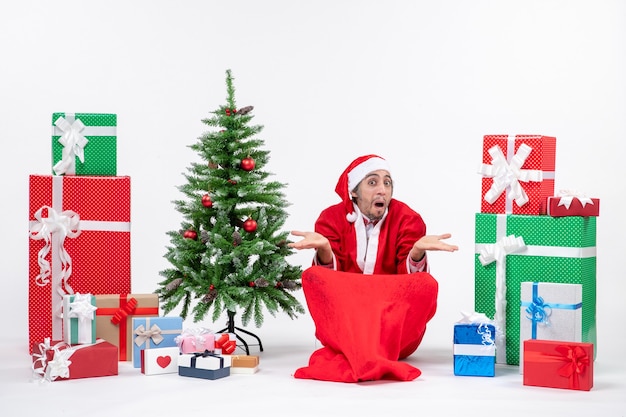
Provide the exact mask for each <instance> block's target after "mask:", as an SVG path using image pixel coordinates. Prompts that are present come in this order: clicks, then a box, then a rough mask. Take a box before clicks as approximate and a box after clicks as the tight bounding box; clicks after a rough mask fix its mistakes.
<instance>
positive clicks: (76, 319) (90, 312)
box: [63, 293, 97, 345]
mask: <svg viewBox="0 0 626 417" xmlns="http://www.w3.org/2000/svg"><path fill="white" fill-rule="evenodd" d="M96 309H97V307H96V297H95V296H94V295H91V294H80V293H76V294H65V295H64V296H63V341H64V342H65V343H67V344H70V345H75V344H90V343H96V314H95V311H96Z"/></svg>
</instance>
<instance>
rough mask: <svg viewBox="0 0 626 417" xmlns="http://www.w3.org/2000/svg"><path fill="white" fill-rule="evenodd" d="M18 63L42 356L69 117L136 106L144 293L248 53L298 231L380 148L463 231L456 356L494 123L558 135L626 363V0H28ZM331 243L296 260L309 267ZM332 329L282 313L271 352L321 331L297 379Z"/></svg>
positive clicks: (18, 304) (23, 337) (9, 202)
mask: <svg viewBox="0 0 626 417" xmlns="http://www.w3.org/2000/svg"><path fill="white" fill-rule="evenodd" d="M0 57H1V61H0V123H1V126H2V128H1V129H2V130H1V131H2V149H3V152H2V161H3V163H2V166H3V175H2V176H1V177H0V178H1V179H0V181H1V190H2V195H3V197H2V205H1V207H2V208H1V210H2V211H1V214H2V219H3V222H2V223H3V230H4V239H3V244H2V251H1V252H0V253H2V258H1V260H2V262H0V277H2V279H3V280H2V282H3V283H4V286H5V296H4V297H3V302H2V303H1V304H0V313H1V314H2V317H3V318H4V319H3V332H2V335H3V339H5V338H6V341H7V343H8V345H6V346H2V349H3V352H4V354H6V352H12V353H14V354H15V355H16V358H20V359H19V360H24V358H25V360H26V362H25V363H26V366H27V364H28V357H27V355H26V351H27V342H26V341H27V294H28V278H27V277H28V258H27V256H28V250H27V248H28V237H27V236H28V233H27V232H28V176H29V175H30V174H50V173H51V140H50V125H51V115H52V113H53V112H94V113H96V112H102V113H106V112H110V113H117V115H118V175H130V176H131V179H132V203H131V204H132V290H133V292H135V293H145V292H152V291H154V290H155V289H156V287H157V282H158V281H160V279H161V277H160V276H159V271H160V270H162V269H164V268H166V267H168V264H167V262H166V260H165V259H164V258H163V255H164V254H165V246H166V245H168V243H169V239H168V237H167V236H166V232H167V231H168V230H177V229H178V228H179V226H180V221H181V216H180V214H179V213H178V212H176V211H175V209H174V206H173V204H172V203H171V201H172V200H174V199H177V198H181V197H182V195H181V194H180V193H179V192H178V190H177V189H176V187H177V186H178V185H180V184H182V183H183V182H184V178H183V176H182V173H183V172H185V170H186V168H187V167H188V166H189V164H190V162H191V161H194V160H198V158H197V155H196V154H195V153H194V152H193V151H191V150H190V149H189V148H188V145H190V144H192V143H194V142H195V141H196V138H197V137H199V136H200V135H201V134H202V133H203V132H204V131H205V128H206V126H205V125H203V124H202V123H201V122H200V120H201V119H202V118H204V117H207V116H208V115H209V112H210V111H212V110H214V109H215V108H217V107H218V106H219V105H221V104H224V103H225V98H226V90H225V82H224V78H225V71H226V69H229V68H230V69H231V70H232V72H233V76H234V78H235V88H236V98H237V105H238V107H243V106H245V105H253V106H254V113H253V114H254V115H255V118H254V119H253V123H254V124H261V125H263V126H264V130H263V132H262V134H261V135H260V138H262V139H263V140H265V148H266V149H267V150H269V151H270V152H271V154H270V157H271V159H270V161H269V163H268V165H267V167H266V168H267V169H268V170H269V171H270V172H272V173H273V174H274V175H273V177H272V179H275V180H278V181H281V182H285V183H287V184H288V186H287V188H286V189H285V192H286V196H287V200H288V201H289V202H290V203H291V206H290V207H289V208H288V212H289V218H288V220H287V222H286V229H287V230H291V229H305V230H310V229H312V228H313V223H314V221H315V219H316V217H317V215H318V213H319V211H320V210H321V209H323V208H324V207H326V206H328V205H330V204H333V203H335V202H338V197H337V196H336V195H335V194H334V191H333V190H334V187H335V183H336V181H337V178H338V176H339V174H340V173H341V171H342V170H343V169H344V168H345V166H346V165H347V164H348V163H349V162H350V161H351V160H352V159H353V158H354V157H356V156H358V155H362V154H366V153H378V154H380V155H381V156H383V157H385V158H386V159H388V161H389V162H390V163H391V166H392V168H393V172H392V175H393V177H394V180H395V183H396V188H395V197H396V198H398V199H400V200H403V201H405V202H407V203H409V204H410V205H411V206H413V207H414V208H415V209H416V210H417V211H418V212H420V213H421V214H422V216H423V217H424V219H425V221H426V223H427V226H428V231H429V233H444V232H450V233H452V234H453V237H452V239H450V241H451V242H452V243H455V244H458V246H459V247H460V250H459V251H458V252H456V253H453V254H450V253H432V254H431V255H430V262H431V273H432V274H433V275H434V276H435V278H437V279H438V281H439V283H440V294H439V310H438V313H437V315H436V316H435V318H434V319H433V320H432V321H431V324H430V327H429V330H428V333H427V335H426V338H425V340H424V346H423V349H424V351H425V352H437V354H441V353H442V352H443V356H444V357H445V356H446V355H448V353H449V351H450V348H451V346H450V341H451V331H452V324H453V323H454V322H455V321H456V320H457V319H458V318H460V311H469V310H472V309H473V275H474V272H473V267H474V215H475V213H476V212H478V211H479V210H480V197H481V196H480V194H481V192H480V176H479V175H478V174H477V173H476V170H477V166H478V165H479V163H480V162H481V152H482V149H481V148H482V136H483V135H484V134H544V135H550V136H556V137H557V156H556V189H557V190H558V189H562V188H568V189H576V190H580V191H583V192H585V193H586V194H587V195H589V196H591V197H597V198H600V200H601V209H600V213H601V214H600V217H599V218H598V232H597V259H598V264H597V277H598V283H597V294H598V308H597V315H598V317H597V323H598V346H597V351H598V361H597V362H598V363H599V364H604V366H605V369H614V368H613V365H612V364H616V363H618V361H619V358H620V357H621V356H619V355H620V353H621V352H622V350H623V349H624V346H625V343H626V337H625V335H624V332H623V319H622V317H623V308H624V307H623V306H624V304H623V299H624V292H625V290H626V286H625V284H624V273H623V259H624V239H625V232H626V222H625V219H626V217H625V216H624V215H623V214H622V210H623V209H624V207H626V197H625V195H624V194H625V191H626V189H625V187H624V182H623V181H624V169H623V167H624V157H625V155H626V154H625V152H624V151H625V150H626V146H625V145H624V141H625V139H626V117H625V115H626V81H625V77H624V74H625V73H626V2H623V1H619V0H614V1H609V0H596V1H582V0H570V1H566V0H562V1H556V0H543V1H536V0H525V1H487V0H478V1H462V0H445V1H400V0H391V1H385V2H382V1H327V0H322V1H319V0H318V1H315V2H312V1H311V2H305V1H287V0H266V1H250V0H238V1H212V0H211V1H208V0H207V1H165V0H151V1H147V0H138V1H120V0H112V1H101V2H95V1H90V2H87V1H68V0H58V1H52V2H50V1H42V0H22V1H19V2H11V3H9V4H4V5H3V8H2V13H1V14H0ZM311 256H312V253H311V252H309V251H305V252H300V253H298V254H296V255H294V256H293V257H291V258H290V261H291V262H293V263H295V264H300V265H302V266H303V267H307V266H308V265H309V264H310V259H311ZM112 272H114V271H112ZM298 297H299V298H300V299H301V300H302V301H303V302H304V297H303V295H302V294H298ZM186 324H187V325H189V326H192V325H194V326H195V325H204V326H208V327H210V328H213V329H217V328H221V327H222V326H223V325H224V324H225V320H224V321H220V322H218V323H211V322H203V323H196V324H194V323H191V322H189V323H186ZM313 329H314V326H313V324H312V322H311V320H310V317H309V316H308V315H304V316H301V317H300V318H299V319H297V320H290V319H289V318H288V317H287V316H281V315H280V314H279V315H277V316H276V317H275V318H274V317H272V316H270V315H268V316H267V318H266V321H265V324H264V325H263V326H262V327H261V328H259V329H256V328H251V329H250V330H252V331H254V332H255V333H257V334H258V335H260V336H261V338H262V340H263V342H264V344H265V347H266V351H271V350H272V349H273V350H274V352H276V351H280V349H284V348H285V346H297V345H301V346H305V349H304V352H303V355H302V356H301V357H299V358H298V360H296V361H295V362H294V363H293V366H292V368H293V369H289V366H291V364H289V366H287V368H286V369H287V372H293V370H295V368H296V367H298V366H303V365H305V364H306V360H307V358H308V355H309V354H310V352H311V351H312V349H313V348H314V346H313V345H314V341H313ZM22 349H23V351H24V357H22V356H20V354H21V353H20V351H21V350H22ZM15 352H18V353H15ZM435 356H436V355H435ZM16 360H17V359H16ZM422 360H423V361H426V362H428V358H427V357H425V358H422ZM9 362H10V363H12V364H13V363H15V362H14V361H13V360H9V361H8V362H7V363H9ZM448 366H449V364H448V363H446V364H445V366H444V368H446V367H448ZM16 372H17V374H19V375H22V374H21V373H19V372H18V371H16ZM7 375H8V374H7ZM621 375H622V377H620V378H619V380H620V381H623V372H622V373H621ZM602 376H603V375H602V374H601V373H600V374H597V376H596V379H597V380H598V381H600V383H599V384H600V386H602V384H601V381H602ZM289 378H291V377H290V376H289V375H287V379H288V380H289ZM453 379H454V378H453ZM2 382H6V381H2ZM289 382H290V383H291V382H293V380H289ZM448 383H449V381H448V382H443V383H442V388H441V389H442V390H445V387H446V384H448ZM322 385H323V384H322ZM607 385H608V386H609V387H612V389H615V386H614V385H613V384H607ZM318 386H319V385H318ZM487 386H488V385H487ZM596 386H598V383H596ZM605 387H606V386H605ZM487 389H489V388H487ZM600 391H601V390H600ZM618 391H621V393H622V394H623V392H624V390H623V383H622V387H621V388H619V389H618ZM25 392H27V391H25ZM24 395H28V394H24ZM596 395H598V394H596ZM610 395H613V394H610ZM1 396H2V393H1V392H0V397H1ZM620 396H621V394H620ZM611 398H613V400H614V399H615V398H617V397H611ZM620 401H622V402H621V404H620V407H621V410H620V412H621V414H619V413H616V414H607V415H624V411H625V410H626V407H625V406H624V403H623V400H620ZM605 411H606V410H605ZM612 411H617V410H615V409H613V410H612ZM570 415H572V414H571V413H570Z"/></svg>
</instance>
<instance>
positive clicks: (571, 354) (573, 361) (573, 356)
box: [556, 345, 589, 388]
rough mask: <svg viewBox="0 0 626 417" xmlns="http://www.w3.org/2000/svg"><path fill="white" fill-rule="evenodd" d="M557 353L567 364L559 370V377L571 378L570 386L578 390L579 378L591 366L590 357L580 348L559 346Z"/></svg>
mask: <svg viewBox="0 0 626 417" xmlns="http://www.w3.org/2000/svg"><path fill="white" fill-rule="evenodd" d="M556 351H557V352H559V353H560V354H561V355H562V356H563V358H562V360H564V361H565V362H566V363H565V365H563V366H562V367H560V368H559V375H560V376H562V377H565V378H569V380H570V386H572V387H573V388H578V387H579V383H578V376H579V375H580V374H582V373H583V372H584V371H585V368H586V367H587V366H589V356H588V355H587V353H585V350H584V349H583V348H581V347H580V346H573V347H572V346H566V345H560V346H557V348H556Z"/></svg>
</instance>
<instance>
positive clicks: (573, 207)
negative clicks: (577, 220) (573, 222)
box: [546, 190, 600, 217]
mask: <svg viewBox="0 0 626 417" xmlns="http://www.w3.org/2000/svg"><path fill="white" fill-rule="evenodd" d="M547 200H548V201H547V203H546V208H547V213H546V214H548V215H549V216H552V217H565V216H581V217H589V216H594V217H598V216H599V215H600V199H598V198H590V197H587V196H586V195H585V194H583V193H581V192H579V191H572V190H561V191H559V193H558V194H557V195H556V196H553V197H548V199H547Z"/></svg>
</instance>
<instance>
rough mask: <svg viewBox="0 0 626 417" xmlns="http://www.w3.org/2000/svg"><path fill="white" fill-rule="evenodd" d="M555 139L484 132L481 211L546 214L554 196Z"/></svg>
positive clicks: (480, 172)
mask: <svg viewBox="0 0 626 417" xmlns="http://www.w3.org/2000/svg"><path fill="white" fill-rule="evenodd" d="M555 159H556V138H555V137H552V136H542V135H510V136H509V135H485V136H484V137H483V163H482V165H481V166H480V167H479V169H478V173H479V174H481V175H482V176H483V179H482V194H481V196H482V198H481V206H480V212H481V213H494V214H530V215H539V214H545V213H546V207H545V203H546V198H547V197H549V196H552V195H554V171H555Z"/></svg>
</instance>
